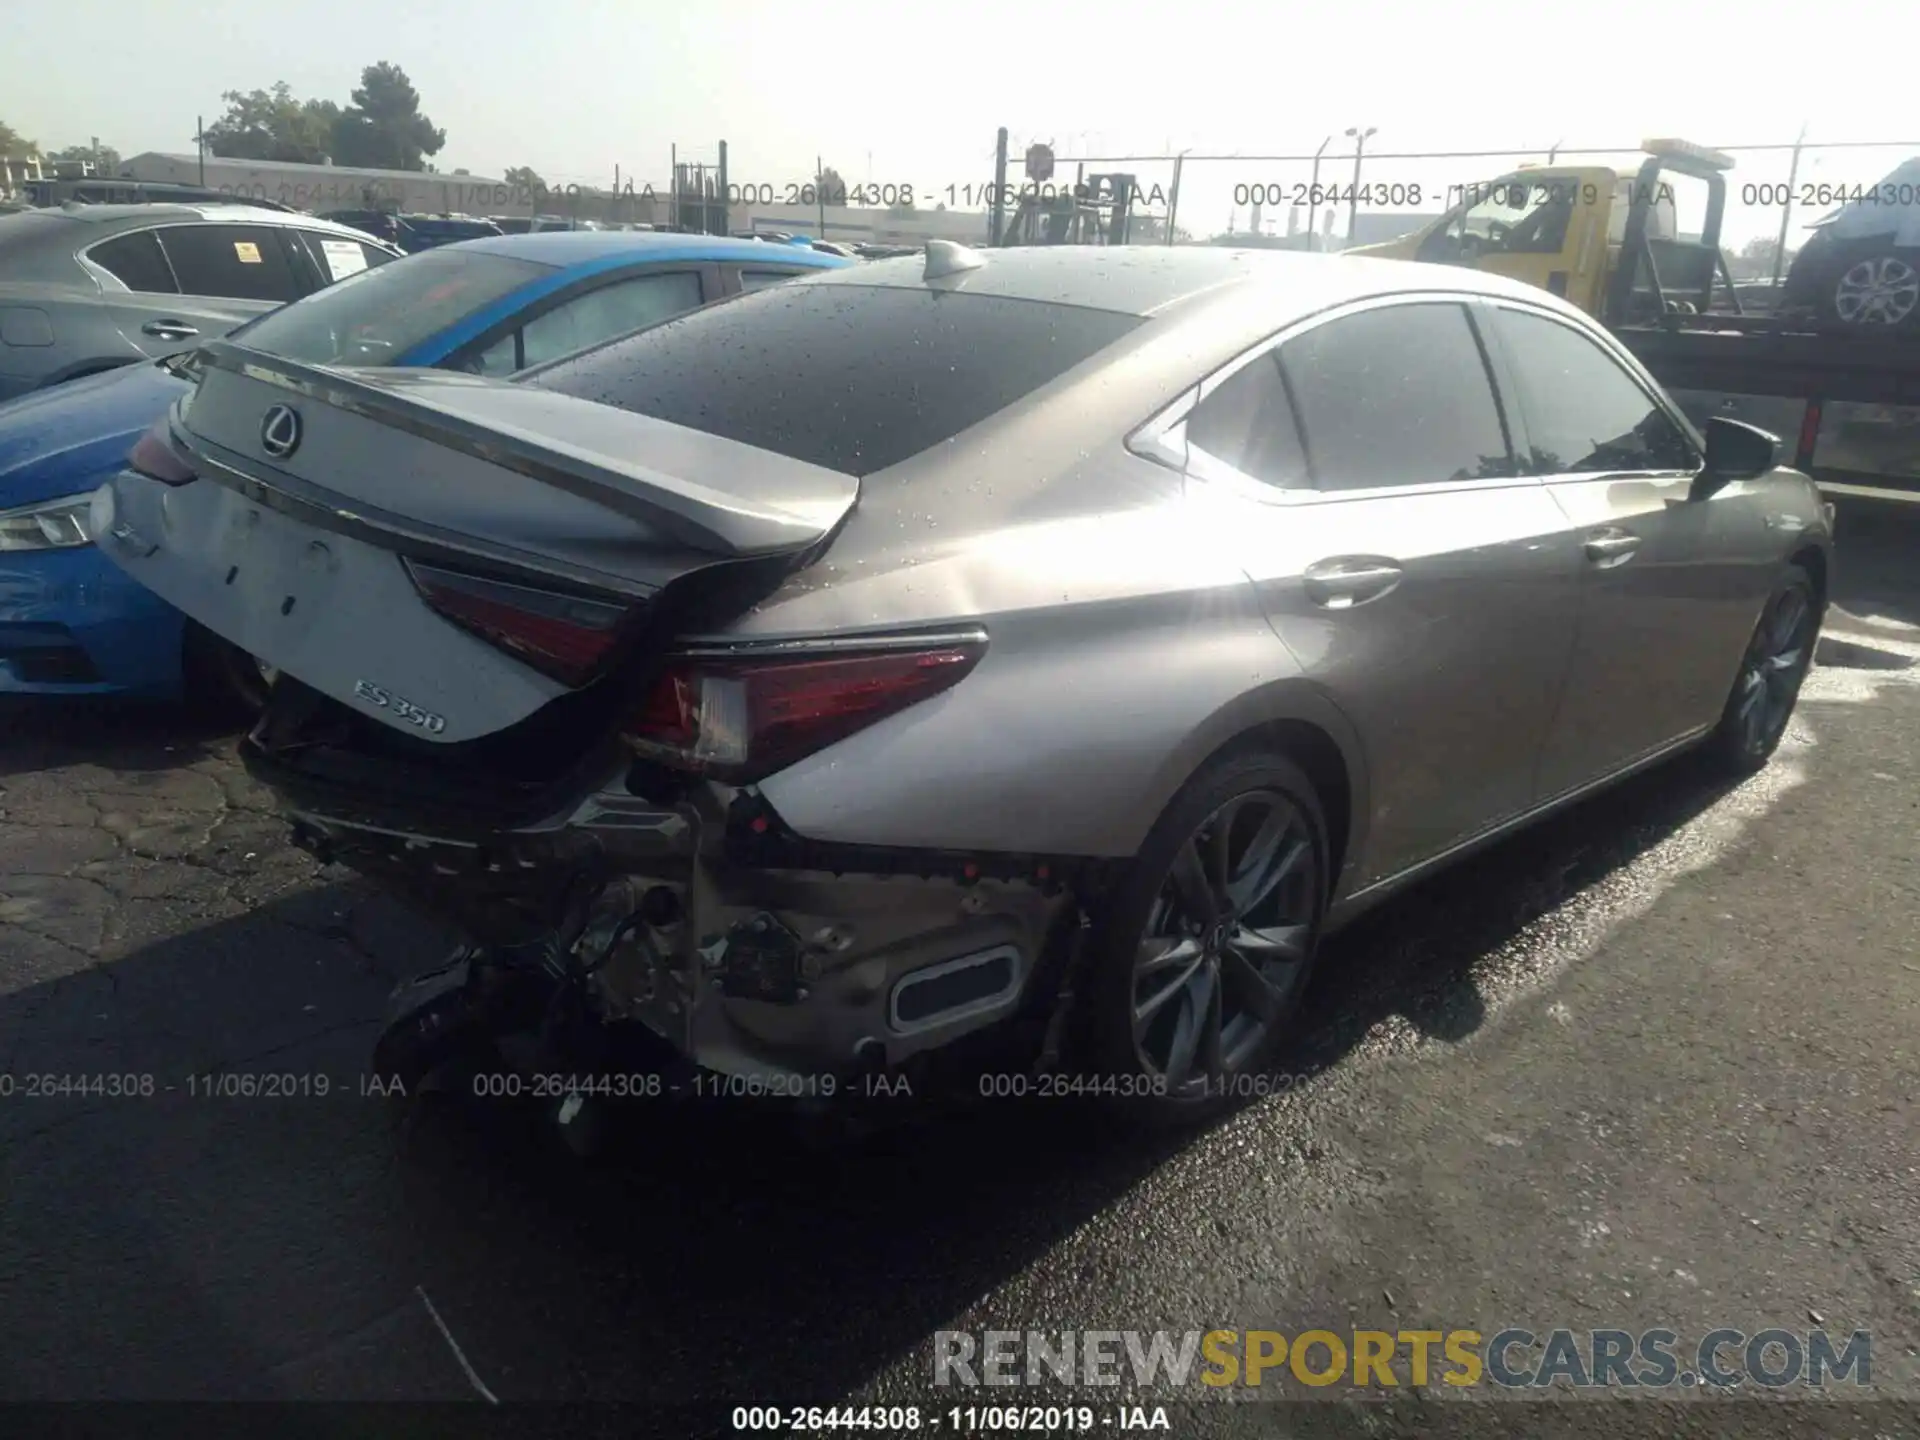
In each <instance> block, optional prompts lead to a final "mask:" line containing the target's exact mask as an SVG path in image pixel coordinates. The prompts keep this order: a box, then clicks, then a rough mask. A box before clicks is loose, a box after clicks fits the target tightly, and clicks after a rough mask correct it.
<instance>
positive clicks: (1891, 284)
mask: <svg viewBox="0 0 1920 1440" xmlns="http://www.w3.org/2000/svg"><path fill="white" fill-rule="evenodd" d="M1916 308H1920V274H1916V273H1915V272H1914V269H1913V267H1912V266H1911V265H1909V264H1907V263H1906V261H1904V260H1901V259H1898V258H1897V257H1895V256H1892V255H1880V256H1876V257H1874V258H1873V259H1871V260H1862V261H1860V262H1859V263H1858V264H1856V265H1853V266H1850V267H1849V268H1848V269H1847V271H1846V273H1845V274H1843V275H1842V276H1841V277H1840V280H1839V283H1838V284H1836V285H1835V286H1834V290H1833V312H1834V314H1835V315H1837V316H1839V317H1840V319H1841V320H1843V321H1844V322H1845V323H1847V324H1849V325H1900V324H1904V323H1905V322H1906V321H1907V320H1908V319H1910V318H1911V317H1912V315H1913V313H1914V311H1915V309H1916Z"/></svg>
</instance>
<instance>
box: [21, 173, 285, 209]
mask: <svg viewBox="0 0 1920 1440" xmlns="http://www.w3.org/2000/svg"><path fill="white" fill-rule="evenodd" d="M21 189H22V190H23V191H24V192H25V193H26V195H27V197H28V199H30V200H31V201H32V202H33V203H34V204H35V205H64V204H66V203H67V202H68V201H70V200H71V201H75V202H77V203H79V204H82V205H149V204H173V205H245V206H247V207H248V208H250V209H261V210H279V211H282V212H283V213H287V214H291V213H292V212H293V207H292V206H291V205H283V204H281V203H280V202H279V201H278V200H268V199H266V198H265V197H261V198H258V199H256V198H254V197H252V196H249V195H235V194H233V193H231V190H229V192H228V193H227V194H222V193H221V192H220V191H219V190H218V189H216V188H214V187H212V186H208V185H178V184H172V183H169V182H165V181H152V180H135V179H132V178H130V177H128V176H124V175H119V176H115V175H87V176H82V177H78V178H71V179H61V178H59V177H57V176H51V175H49V176H46V177H44V178H38V179H31V180H27V181H24V182H23V183H22V185H21Z"/></svg>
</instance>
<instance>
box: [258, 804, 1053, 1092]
mask: <svg viewBox="0 0 1920 1440" xmlns="http://www.w3.org/2000/svg"><path fill="white" fill-rule="evenodd" d="M729 798H732V797H731V796H730V794H727V793H723V792H719V791H717V790H702V791H701V792H699V793H698V794H695V795H692V796H690V797H689V798H688V799H687V800H685V801H683V802H682V803H679V804H676V805H671V806H667V805H660V804H657V803H654V802H649V801H646V800H644V799H641V798H639V797H636V796H633V795H631V794H628V793H627V792H626V790H625V786H624V777H623V778H622V780H621V781H620V782H617V783H613V784H609V785H607V786H605V787H603V788H602V789H600V790H598V791H596V792H594V793H592V794H590V795H589V796H587V797H586V798H585V799H584V800H582V801H580V802H578V803H576V804H574V805H572V806H569V807H567V808H566V809H564V810H561V811H556V812H555V813H553V814H550V815H548V816H546V817H544V818H543V819H541V820H539V821H537V822H534V823H531V824H527V825H521V826H518V827H514V828H510V829H503V830H499V831H494V832H490V833H481V832H477V831H474V830H471V829H469V830H464V831H462V832H461V833H458V834H448V833H443V832H436V831H435V829H434V828H433V827H430V826H425V825H420V824H413V825H406V824H395V823H392V821H391V817H388V823H384V824H375V823H371V822H370V821H368V820H367V819H365V818H356V817H352V816H346V815H342V814H339V813H328V812H326V811H322V810H319V809H316V808H312V807H302V808H300V809H297V810H295V811H294V812H293V820H294V824H295V834H296V839H297V841H298V843H300V844H302V845H303V846H305V847H306V848H307V849H309V850H310V851H312V852H313V853H314V854H315V855H316V856H318V857H320V858H322V859H324V860H328V861H335V862H338V863H342V864H346V865H348V866H350V867H352V868H354V869H357V870H360V871H362V872H363V873H366V874H369V875H371V876H373V877H375V878H377V879H379V880H381V881H382V882H383V883H385V884H387V885H388V886H390V887H392V888H394V889H396V890H398V891H400V892H401V893H403V894H405V895H407V896H408V897H409V898H411V899H413V900H415V901H416V902H417V903H420V904H422V905H425V906H426V907H428V908H430V909H432V910H434V911H436V912H437V913H440V914H442V915H444V916H446V917H447V918H449V919H451V920H453V921H454V922H455V923H456V924H458V925H459V926H460V927H461V928H462V929H464V930H465V931H466V932H467V933H468V934H469V935H470V936H471V937H472V938H473V939H474V940H475V941H476V942H478V943H479V944H480V945H482V946H484V947H486V949H487V950H488V951H489V952H494V953H504V952H512V953H516V954H520V955H526V954H536V955H541V956H544V957H546V962H545V963H548V964H549V965H550V967H551V968H552V970H553V972H554V974H555V976H556V978H565V979H567V980H568V981H569V982H571V983H576V984H578V985H579V986H580V987H581V988H582V990H583V991H584V993H585V994H586V995H587V996H588V997H589V999H590V1002H591V1004H592V1007H593V1009H594V1011H595V1012H596V1013H597V1014H598V1015H599V1016H600V1017H601V1019H602V1020H603V1021H605V1022H606V1023H609V1024H616V1025H617V1024H624V1023H637V1024H639V1025H642V1026H644V1027H645V1028H646V1029H647V1030H649V1031H651V1032H652V1033H653V1034H654V1035H655V1036H657V1037H659V1038H661V1039H663V1040H665V1041H666V1042H667V1043H668V1044H669V1045H670V1046H671V1047H672V1049H673V1050H674V1051H676V1052H677V1053H678V1054H679V1055H681V1056H682V1057H684V1058H685V1059H686V1060H687V1061H688V1062H690V1063H692V1064H694V1065H697V1066H699V1067H701V1068H703V1069H705V1070H709V1071H713V1072H716V1073H719V1074H723V1075H743V1076H758V1077H766V1078H769V1079H803V1080H804V1079H818V1078H820V1077H824V1076H827V1075H833V1076H840V1077H845V1076H849V1075H853V1074H857V1073H861V1072H870V1071H872V1070H874V1069H896V1068H899V1067H902V1066H908V1065H911V1064H913V1063H915V1062H916V1061H918V1060H919V1059H920V1058H921V1057H926V1056H930V1055H931V1054H933V1053H934V1052H938V1051H942V1050H944V1049H946V1048H947V1047H949V1046H951V1045H953V1044H954V1043H955V1042H956V1041H959V1040H961V1039H962V1038H963V1037H969V1036H974V1035H976V1034H979V1033H980V1032H984V1031H989V1030H994V1029H997V1028H1000V1027H1003V1026H1005V1025H1006V1024H1007V1022H1010V1021H1014V1020H1015V1019H1017V1018H1020V1017H1026V1016H1031V1015H1033V1014H1034V1013H1035V1011H1036V1008H1039V1009H1044V1007H1045V1005H1046V1004H1047V1002H1048V1000H1049V999H1050V998H1051V997H1049V996H1046V995H1044V994H1043V993H1041V992H1042V990H1043V988H1044V986H1043V985H1041V984H1037V983H1036V977H1037V976H1039V975H1040V974H1041V972H1042V968H1043V967H1042V965H1041V960H1042V957H1043V955H1044V954H1045V952H1046V951H1047V948H1048V946H1049V943H1050V940H1051V938H1052V937H1054V936H1055V935H1056V934H1057V933H1058V931H1059V928H1060V925H1061V921H1062V918H1063V917H1064V916H1068V915H1071V914H1074V913H1076V907H1077V899H1076V897H1075V896H1074V895H1073V894H1072V892H1071V891H1069V890H1068V889H1066V888H1065V887H1064V886H1061V885H1058V884H1049V883H1046V882H1045V881H1043V880H1038V879H1036V878H1029V877H1032V875H1033V871H1034V869H1035V868H1036V864H1037V863H1044V862H1032V861H1026V862H1019V863H1012V862H1009V863H1006V864H1001V863H999V862H995V863H993V864H991V865H987V864H982V863H979V862H963V863H962V864H960V865H959V866H958V867H957V868H953V869H949V868H948V867H947V866H946V865H945V862H944V861H942V862H937V863H936V862H935V861H931V860H929V859H928V858H927V857H916V856H909V855H901V854H898V853H890V854H888V855H887V857H886V858H887V860H888V861H889V862H890V864H889V868H888V869H887V870H886V871H885V872H884V873H872V872H868V871H860V870H842V871H838V872H836V871H834V870H829V869H803V868H789V867H779V868H776V867H769V866H764V865H757V864H754V863H751V861H749V860H747V859H745V858H743V857H742V856H740V855H739V854H738V853H737V852H736V851H735V850H734V849H733V848H732V847H730V846H729V843H728V836H729V835H730V834H732V833H734V831H735V829H736V826H735V824H733V823H730V817H729V814H728V812H727V810H726V809H725V808H723V806H724V805H725V802H726V800H727V799H729ZM756 813H758V812H756ZM762 833H764V832H762ZM1023 868H1024V870H1025V874H1024V875H1022V874H1020V873H1018V872H1020V871H1021V870H1022V869H1023ZM989 869H993V870H999V871H1004V872H1007V873H1004V874H1000V875H996V876H991V877H989V876H986V875H983V874H982V871H984V870H989ZM915 870H919V871H921V872H923V873H911V872H913V871H915ZM969 872H970V873H969ZM1050 874H1051V871H1049V875H1050ZM1042 1025H1043V1026H1044V1021H1042ZM1019 1028H1021V1030H1022V1033H1023V1034H1025V1033H1026V1032H1025V1029H1024V1027H1019Z"/></svg>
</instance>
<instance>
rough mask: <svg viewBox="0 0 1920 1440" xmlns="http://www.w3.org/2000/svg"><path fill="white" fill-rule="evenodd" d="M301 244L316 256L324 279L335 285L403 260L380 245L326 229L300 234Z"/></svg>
mask: <svg viewBox="0 0 1920 1440" xmlns="http://www.w3.org/2000/svg"><path fill="white" fill-rule="evenodd" d="M298 234H299V236H300V240H301V243H302V244H304V245H305V246H306V247H307V252H308V253H309V254H311V255H312V256H313V263H314V265H315V266H316V267H317V268H318V269H319V271H320V278H321V279H322V280H323V281H324V282H325V283H327V284H329V285H331V284H332V283H333V282H334V281H336V280H345V279H346V278H347V277H348V276H349V275H358V274H359V273H360V272H361V271H362V270H370V269H372V268H373V267H374V266H376V265H384V264H386V263H387V262H388V261H389V260H396V259H398V258H399V257H398V256H396V255H394V254H392V253H390V252H389V251H386V250H383V249H381V248H380V247H379V246H378V245H369V244H367V243H366V242H365V241H361V240H354V239H350V238H348V237H347V236H344V235H335V234H333V233H331V232H329V231H324V230H302V231H299V232H298Z"/></svg>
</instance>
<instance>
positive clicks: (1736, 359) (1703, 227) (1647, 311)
mask: <svg viewBox="0 0 1920 1440" xmlns="http://www.w3.org/2000/svg"><path fill="white" fill-rule="evenodd" d="M1641 149H1642V151H1643V152H1644V154H1645V156H1646V158H1645V159H1644V160H1643V161H1642V162H1641V163H1640V165H1639V166H1638V168H1637V169H1633V170H1616V169H1612V168H1609V167H1606V166H1598V165H1551V164H1550V165H1538V166H1523V167H1521V168H1519V169H1517V170H1513V171H1510V172H1508V173H1507V174H1505V175H1501V176H1499V177H1498V178H1496V179H1492V180H1488V181H1485V182H1482V183H1478V184H1471V185H1465V186H1456V187H1454V189H1453V191H1452V193H1450V194H1449V195H1448V197H1447V198H1448V201H1449V208H1448V209H1447V211H1446V213H1445V214H1444V215H1442V216H1441V217H1440V218H1439V219H1437V220H1434V221H1432V222H1431V223H1429V224H1428V225H1427V226H1426V227H1424V228H1423V229H1420V230H1417V231H1415V232H1414V233H1413V234H1411V235H1407V236H1404V237H1402V238H1401V239H1398V240H1392V241H1388V242H1386V243H1385V244H1380V245H1363V246H1358V247H1356V248H1355V249H1352V250H1349V251H1346V252H1344V253H1346V254H1348V255H1370V256H1376V257H1380V258H1384V259H1398V260H1418V261H1426V262H1429V263H1438V264H1443V265H1464V266H1468V267H1470V268H1472V269H1475V270H1484V271H1487V272H1489V273H1490V274H1496V275H1506V276H1509V277H1511V278H1513V279H1515V280H1520V281H1524V282H1526V283H1528V284H1531V285H1538V286H1539V287H1541V288H1542V289H1544V290H1547V291H1549V292H1551V293H1552V294H1555V295H1558V296H1561V297H1562V298H1564V299H1566V300H1567V301H1569V302H1571V303H1572V304H1574V305H1577V306H1579V307H1580V308H1581V309H1582V310H1585V311H1586V312H1587V313H1589V314H1590V315H1593V316H1594V317H1595V318H1596V319H1598V320H1600V321H1602V322H1603V323H1605V324H1606V325H1607V326H1608V328H1610V329H1611V330H1612V331H1613V333H1614V334H1615V336H1617V337H1618V338H1619V340H1620V341H1621V342H1622V343H1623V344H1624V345H1625V346H1626V347H1627V348H1628V349H1629V350H1631V351H1632V352H1633V353H1634V354H1635V355H1636V356H1638V357H1639V359H1640V361H1641V363H1642V364H1644V365H1645V366H1646V367H1647V369H1648V370H1649V371H1650V372H1651V373H1652V374H1653V375H1654V377H1655V378H1656V379H1658V380H1659V381H1660V382H1661V383H1662V384H1663V385H1665V386H1666V387H1667V388H1668V389H1669V390H1673V391H1676V392H1681V398H1682V403H1683V404H1686V403H1688V402H1687V399H1686V396H1687V395H1688V394H1691V395H1693V396H1695V397H1698V405H1699V408H1702V409H1703V410H1704V409H1712V410H1720V411H1731V410H1732V409H1733V407H1734V405H1736V404H1739V405H1743V406H1744V405H1745V404H1746V403H1748V402H1750V401H1753V400H1758V401H1760V402H1761V413H1762V414H1768V415H1772V414H1778V415H1779V416H1780V417H1781V418H1780V419H1778V420H1774V421H1773V422H1772V423H1774V424H1776V425H1778V426H1779V427H1780V428H1782V429H1791V427H1792V425H1793V424H1794V423H1795V422H1797V424H1798V428H1799V439H1798V443H1797V445H1795V446H1794V448H1793V456H1794V461H1795V463H1796V464H1797V465H1798V467H1799V468H1800V469H1803V470H1805V469H1810V468H1812V467H1813V466H1814V464H1815V463H1816V461H1815V455H1814V448H1815V443H1816V441H1817V439H1818V437H1819V435H1820V433H1821V428H1822V416H1823V412H1824V407H1825V404H1826V402H1827V401H1829V400H1843V401H1853V402H1858V403H1862V404H1871V405H1883V406H1885V405H1893V406H1920V335H1917V334H1916V333H1915V332H1913V331H1911V330H1907V329H1905V328H1904V327H1903V328H1902V329H1901V330H1898V331H1896V330H1894V329H1893V328H1892V327H1884V328H1881V327H1876V328H1878V329H1880V333H1875V332H1874V331H1862V330H1861V329H1859V328H1854V329H1847V328H1844V327H1839V326H1835V325H1832V324H1828V323H1826V322H1824V321H1822V320H1820V319H1819V318H1817V317H1806V316H1798V315H1791V314H1771V315H1754V314H1749V313H1746V312H1745V311H1744V309H1743V307H1742V305H1741V303H1740V299H1739V297H1738V294H1737V292H1736V291H1735V289H1734V285H1733V279H1732V276H1731V275H1730V274H1729V273H1728V270H1727V265H1726V259H1725V256H1724V254H1723V253H1722V251H1721V248H1720V227H1721V221H1722V220H1723V218H1724V217H1725V214H1726V204H1727V182H1726V173H1727V171H1729V170H1731V169H1732V168H1733V160H1732V158H1731V157H1729V156H1727V155H1725V154H1722V153H1721V152H1719V151H1716V150H1710V149H1708V148H1706V147H1705V146H1701V145H1694V144H1690V143H1689V142H1687V141H1684V140H1648V141H1646V142H1645V143H1644V144H1643V145H1642V146H1641ZM1676 180H1681V181H1687V180H1690V181H1692V182H1694V184H1693V185H1691V186H1686V185H1683V186H1682V187H1681V190H1680V193H1681V195H1682V196H1683V197H1684V198H1685V199H1686V200H1688V201H1695V200H1696V197H1695V196H1694V195H1693V194H1690V193H1689V190H1704V203H1703V204H1698V203H1697V202H1696V203H1693V204H1686V205H1683V206H1682V207H1680V208H1681V209H1682V210H1683V211H1684V213H1685V215H1686V218H1687V219H1688V220H1689V221H1693V220H1695V219H1696V215H1697V222H1698V224H1699V227H1700V228H1699V232H1698V233H1697V234H1683V233H1681V232H1680V230H1679V229H1678V226H1677V223H1676V221H1677V216H1676V206H1675V190H1676V185H1675V182H1676ZM1731 397H1741V398H1740V399H1739V400H1734V399H1732V398H1731ZM1782 402H1788V403H1785V404H1784V405H1783V403H1782ZM1689 408H1695V407H1694V406H1693V405H1690V406H1689ZM1876 483H1887V482H1876ZM1895 483H1898V484H1899V485H1900V486H1901V488H1907V487H1908V486H1909V485H1913V486H1914V488H1920V482H1906V481H1900V482H1895Z"/></svg>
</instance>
